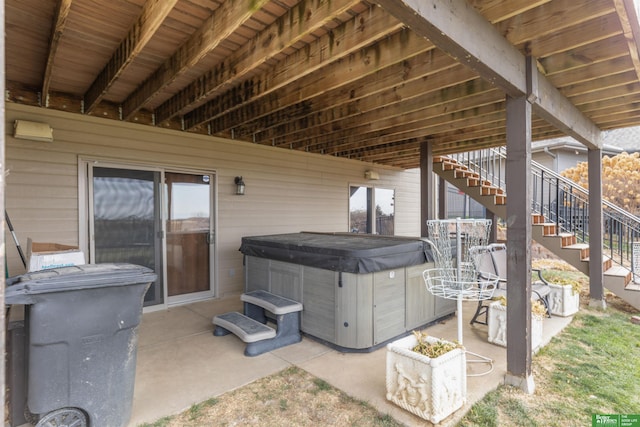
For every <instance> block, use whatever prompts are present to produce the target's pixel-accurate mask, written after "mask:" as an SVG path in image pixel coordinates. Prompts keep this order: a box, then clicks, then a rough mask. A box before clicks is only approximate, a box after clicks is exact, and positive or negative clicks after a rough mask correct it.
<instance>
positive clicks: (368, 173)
mask: <svg viewBox="0 0 640 427" xmlns="http://www.w3.org/2000/svg"><path fill="white" fill-rule="evenodd" d="M364 178H365V179H372V180H376V179H380V175H379V174H378V172H376V171H364Z"/></svg>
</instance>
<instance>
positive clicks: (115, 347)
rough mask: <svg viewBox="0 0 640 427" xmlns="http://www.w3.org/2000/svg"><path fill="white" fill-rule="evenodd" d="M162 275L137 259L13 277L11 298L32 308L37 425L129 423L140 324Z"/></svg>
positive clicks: (31, 404) (28, 348)
mask: <svg viewBox="0 0 640 427" xmlns="http://www.w3.org/2000/svg"><path fill="white" fill-rule="evenodd" d="M155 280H156V275H155V273H153V271H152V270H150V269H148V268H146V267H141V266H138V265H133V264H88V265H80V266H74V267H63V268H57V269H51V270H42V271H38V272H34V273H27V274H24V275H21V276H17V277H13V278H10V279H8V280H7V285H8V286H7V289H6V303H7V304H24V305H25V333H26V339H25V349H24V353H25V354H24V356H25V360H26V364H25V365H26V369H25V371H26V372H25V373H24V375H26V384H27V387H26V389H27V390H26V394H27V396H26V404H27V407H28V408H27V409H28V413H29V415H30V416H31V417H32V420H33V422H35V420H38V422H37V424H36V425H37V426H49V425H55V426H60V425H74V426H78V427H80V426H91V427H103V426H107V427H112V426H113V427H116V426H124V425H126V424H127V422H128V421H129V418H130V417H131V407H132V400H133V386H134V381H135V369H136V355H137V347H138V346H137V342H138V339H137V327H138V325H139V323H140V318H141V315H142V303H143V298H144V294H145V292H146V290H147V289H148V287H149V285H150V284H151V282H153V281H155ZM12 398H19V397H18V396H12Z"/></svg>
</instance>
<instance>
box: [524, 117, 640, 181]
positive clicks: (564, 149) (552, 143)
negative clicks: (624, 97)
mask: <svg viewBox="0 0 640 427" xmlns="http://www.w3.org/2000/svg"><path fill="white" fill-rule="evenodd" d="M625 151H626V152H627V153H633V152H636V151H640V127H637V126H636V127H628V128H621V129H615V130H610V131H606V132H604V133H603V147H602V155H603V156H610V157H612V156H615V155H617V154H620V153H622V152H625ZM531 158H532V160H533V161H535V162H538V163H540V164H541V165H543V166H545V167H547V168H549V169H551V170H552V171H554V172H562V171H563V170H565V169H568V168H571V167H574V166H575V165H577V164H578V163H580V162H586V161H587V148H586V147H585V146H584V144H581V143H579V142H578V141H576V140H575V139H573V138H571V137H563V138H554V139H547V140H544V141H535V142H533V143H532V144H531Z"/></svg>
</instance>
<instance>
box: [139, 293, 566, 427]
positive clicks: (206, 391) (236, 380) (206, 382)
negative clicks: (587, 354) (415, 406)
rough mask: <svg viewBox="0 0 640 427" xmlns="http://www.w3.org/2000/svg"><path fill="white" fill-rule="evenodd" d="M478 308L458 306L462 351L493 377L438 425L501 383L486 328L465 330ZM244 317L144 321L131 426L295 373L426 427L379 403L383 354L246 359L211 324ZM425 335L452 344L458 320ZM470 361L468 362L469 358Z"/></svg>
mask: <svg viewBox="0 0 640 427" xmlns="http://www.w3.org/2000/svg"><path fill="white" fill-rule="evenodd" d="M475 306H476V303H473V302H465V303H464V304H463V321H464V333H463V337H464V345H465V347H466V348H467V350H468V351H470V352H474V353H478V354H481V355H483V356H487V357H490V358H492V359H493V360H494V363H493V371H492V372H491V373H489V374H487V375H483V376H469V377H468V378H467V404H466V405H465V407H463V408H462V409H460V410H458V411H457V412H456V413H454V414H453V415H452V416H450V417H448V418H447V419H445V420H444V421H442V422H441V423H440V424H439V425H441V426H449V425H455V424H456V423H457V422H458V420H459V419H460V418H461V417H462V416H463V415H464V414H465V413H466V412H467V410H468V409H469V408H470V407H471V405H473V403H475V402H476V401H478V400H479V399H481V398H482V397H483V396H484V395H485V394H486V393H487V392H489V391H491V390H493V389H495V388H496V387H497V386H498V385H500V384H501V383H502V382H503V378H504V375H505V372H506V349H505V348H504V347H500V346H497V345H494V344H491V343H488V342H487V327H486V326H483V325H474V326H471V325H469V319H471V316H472V314H473V311H474V310H475ZM232 310H237V311H241V310H242V305H241V302H240V298H239V296H235V297H230V298H226V299H219V300H211V301H202V302H197V303H193V304H189V305H183V306H177V307H172V308H169V309H168V310H164V311H158V312H152V313H145V314H144V315H143V319H142V323H141V325H140V331H139V346H138V363H137V372H136V382H135V392H134V401H133V414H132V417H131V421H130V423H129V425H130V426H138V425H140V424H142V423H149V422H153V421H155V420H157V419H159V418H162V417H164V416H168V415H172V414H176V413H178V412H181V411H183V410H185V409H187V408H189V407H190V406H191V405H193V404H194V403H198V402H201V401H204V400H206V399H209V398H211V397H216V396H219V395H221V394H223V393H225V392H228V391H231V390H234V389H236V388H239V387H242V386H243V385H246V384H249V383H251V382H253V381H255V380H257V379H260V378H262V377H265V376H269V375H271V374H274V373H276V372H279V371H281V370H283V369H285V368H287V367H289V366H292V365H295V366H298V367H299V368H301V369H304V370H306V371H308V372H309V373H311V374H312V375H314V376H316V377H318V378H321V379H323V380H325V381H327V382H328V383H329V384H331V385H333V386H335V387H337V388H339V389H341V390H343V391H344V392H345V393H347V394H348V395H350V396H352V397H354V398H356V399H359V400H363V401H366V402H368V403H369V404H371V405H372V406H374V407H375V408H377V409H378V410H379V411H380V412H381V413H385V414H389V415H391V416H392V417H393V418H395V419H396V420H398V421H399V422H401V423H404V424H406V425H407V426H430V425H432V424H431V423H429V422H426V421H424V420H423V419H422V418H419V417H417V416H415V415H413V414H411V413H409V412H407V411H405V410H404V409H402V408H400V407H398V406H396V405H395V404H393V403H391V402H389V401H387V400H386V397H385V392H386V391H385V366H386V365H385V362H386V349H385V348H380V349H378V350H376V351H373V352H370V353H341V352H338V351H336V350H334V349H332V348H330V347H328V346H326V345H323V344H320V343H318V342H316V341H314V340H313V339H311V338H308V337H305V338H304V339H303V340H302V342H300V343H298V344H294V345H292V346H288V347H284V348H281V349H277V350H274V351H271V352H268V353H265V354H262V355H260V356H256V357H245V356H244V354H243V352H244V347H245V345H244V343H243V342H242V341H240V340H239V339H238V338H237V337H235V336H234V335H227V336H224V337H214V336H213V334H212V331H213V325H212V323H211V319H212V318H213V316H214V315H216V314H220V313H224V312H227V311H232ZM570 321H571V318H562V317H557V316H554V317H552V318H547V319H545V321H544V328H543V331H544V332H543V333H544V337H543V343H545V344H546V343H547V342H548V341H549V340H550V339H551V337H553V336H554V335H556V334H557V333H558V332H560V331H561V330H562V329H563V328H564V327H565V326H566V325H568V324H569V322H570ZM426 331H427V332H428V333H429V335H432V336H436V337H441V338H445V339H449V340H455V339H457V319H456V317H455V316H453V317H449V318H446V319H445V320H443V321H441V322H439V323H438V324H436V325H433V326H430V327H429V328H427V329H426ZM471 357H472V356H469V358H471ZM487 368H488V365H487V364H484V363H481V364H479V363H476V364H468V372H469V373H473V372H483V371H486V370H487Z"/></svg>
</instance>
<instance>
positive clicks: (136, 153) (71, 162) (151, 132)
mask: <svg viewBox="0 0 640 427" xmlns="http://www.w3.org/2000/svg"><path fill="white" fill-rule="evenodd" d="M6 107H7V112H6V120H7V121H6V128H7V138H6V169H7V170H8V171H9V175H8V176H7V187H6V207H7V211H8V212H9V215H10V216H11V220H12V222H13V225H14V228H15V229H16V233H17V235H18V238H19V240H20V242H21V244H22V246H23V248H24V249H25V250H26V241H27V237H31V238H32V239H33V240H34V241H39V242H42V241H47V242H58V243H65V244H73V245H77V244H78V243H79V230H80V227H81V225H80V224H79V206H78V204H79V202H80V200H79V195H78V193H79V189H78V161H79V158H82V159H99V160H107V161H109V162H114V163H123V164H139V165H146V166H160V167H164V168H172V169H176V170H181V169H183V168H186V169H188V170H195V171H211V172H214V173H215V174H216V181H217V190H218V194H217V206H216V208H217V236H216V238H217V243H218V246H217V270H218V295H219V296H224V295H227V294H234V293H239V292H241V291H242V286H243V269H242V255H241V254H240V252H239V251H238V249H239V247H240V241H241V238H242V237H243V236H250V235H264V234H276V233H289V232H299V231H327V232H328V231H347V230H348V206H349V196H348V195H349V190H348V189H349V185H370V186H377V187H383V188H391V189H394V190H396V199H395V217H396V219H395V221H396V222H395V229H396V234H397V235H402V236H418V235H419V233H420V223H419V222H420V192H419V189H420V186H419V177H420V174H419V171H417V170H410V171H403V170H400V169H396V168H389V167H381V166H377V165H371V164H368V163H363V162H359V161H354V160H347V159H339V158H334V157H330V156H321V155H317V154H310V153H305V152H302V151H296V150H283V149H279V148H273V147H269V146H262V145H256V144H250V143H246V142H241V141H233V140H226V139H220V138H214V137H210V136H206V135H195V134H190V133H185V132H177V131H172V130H166V129H162V128H158V127H151V126H145V125H136V124H133V123H126V122H118V121H112V120H104V119H98V118H95V117H90V116H82V115H79V114H70V113H65V112H61V111H52V110H47V109H44V108H37V107H28V106H24V105H17V104H10V103H9V104H7V105H6ZM16 119H22V120H31V121H38V122H46V123H48V124H49V125H51V126H52V127H53V129H54V131H53V134H54V142H52V143H44V142H34V141H26V140H17V139H15V138H13V136H12V131H13V122H14V120H16ZM367 169H372V170H375V171H376V172H378V173H379V175H380V179H379V180H377V181H367V180H365V179H364V171H365V170H367ZM239 175H242V176H243V178H244V181H245V183H246V186H247V189H246V195H245V196H236V195H234V190H235V184H234V177H235V176H239ZM81 208H82V209H84V207H81ZM82 227H86V224H82ZM83 249H84V250H87V248H83ZM7 253H8V265H9V272H10V274H12V275H13V274H19V273H21V272H22V271H23V270H22V266H21V263H20V260H19V257H18V254H17V251H16V249H15V245H14V244H13V242H12V241H11V240H10V236H9V235H8V234H7Z"/></svg>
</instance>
